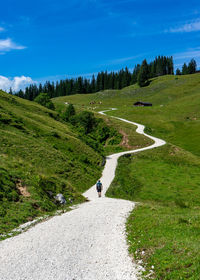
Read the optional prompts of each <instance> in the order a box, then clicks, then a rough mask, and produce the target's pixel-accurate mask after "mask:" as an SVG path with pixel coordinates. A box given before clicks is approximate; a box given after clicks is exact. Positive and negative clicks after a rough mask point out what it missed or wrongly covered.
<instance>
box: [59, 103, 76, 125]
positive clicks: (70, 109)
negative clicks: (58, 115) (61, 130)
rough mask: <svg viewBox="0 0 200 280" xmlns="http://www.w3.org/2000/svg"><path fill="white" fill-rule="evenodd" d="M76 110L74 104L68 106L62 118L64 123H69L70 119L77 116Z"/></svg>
mask: <svg viewBox="0 0 200 280" xmlns="http://www.w3.org/2000/svg"><path fill="white" fill-rule="evenodd" d="M75 113H76V112H75V109H74V106H73V105H72V104H69V106H67V109H66V110H65V112H64V113H63V115H62V118H63V120H64V121H69V119H70V118H71V117H72V116H74V115H75Z"/></svg>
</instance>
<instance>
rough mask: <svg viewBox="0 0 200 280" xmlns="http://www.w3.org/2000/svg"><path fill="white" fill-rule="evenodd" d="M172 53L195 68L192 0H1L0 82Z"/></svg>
mask: <svg viewBox="0 0 200 280" xmlns="http://www.w3.org/2000/svg"><path fill="white" fill-rule="evenodd" d="M159 54H160V55H173V56H174V60H175V65H176V66H180V67H181V65H182V64H183V62H188V61H189V60H190V59H191V58H195V59H196V61H197V63H198V65H199V66H200V1H199V0H198V1H197V0H190V1H188V0H187V1H186V0H180V1H179V0H173V1H172V0H166V1H160V0H159V1H158V0H110V1H105V0H82V1H81V0H71V1H61V0H57V1H55V0H40V1H39V0H35V1H16V0H7V1H2V3H1V9H0V87H2V88H3V87H4V88H5V87H8V86H12V87H13V88H14V89H18V88H19V87H23V86H24V85H25V84H26V83H30V82H32V81H37V82H40V81H42V82H43V81H45V80H46V79H48V80H49V79H50V80H59V79H61V78H66V77H71V76H77V75H85V76H89V75H90V74H91V73H96V72H98V71H101V70H108V71H111V70H118V69H120V68H122V67H125V66H128V68H130V69H132V68H133V67H134V65H135V64H137V63H140V62H141V61H142V60H143V59H144V58H147V59H148V61H150V60H152V59H154V57H155V56H156V55H159Z"/></svg>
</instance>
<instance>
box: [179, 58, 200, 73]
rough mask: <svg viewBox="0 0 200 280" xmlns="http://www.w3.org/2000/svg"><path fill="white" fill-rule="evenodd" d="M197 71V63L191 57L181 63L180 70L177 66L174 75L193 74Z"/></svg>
mask: <svg viewBox="0 0 200 280" xmlns="http://www.w3.org/2000/svg"><path fill="white" fill-rule="evenodd" d="M196 72H197V63H196V61H195V60H194V59H191V61H190V62H189V63H188V65H187V64H186V63H184V64H183V66H182V71H181V70H180V69H179V68H177V70H176V75H188V74H194V73H196Z"/></svg>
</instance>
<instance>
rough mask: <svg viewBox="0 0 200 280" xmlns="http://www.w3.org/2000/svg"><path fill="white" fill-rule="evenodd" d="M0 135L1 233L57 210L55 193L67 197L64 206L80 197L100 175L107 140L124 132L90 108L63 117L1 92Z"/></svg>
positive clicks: (111, 145) (116, 143)
mask: <svg viewBox="0 0 200 280" xmlns="http://www.w3.org/2000/svg"><path fill="white" fill-rule="evenodd" d="M88 117H90V118H88ZM88 121H89V122H88ZM90 122H92V124H93V125H92V126H91V123H90ZM99 132H100V133H99ZM0 138H1V142H0V234H4V233H6V232H8V231H10V230H11V229H13V228H15V227H17V226H18V225H19V224H21V223H24V222H27V221H31V220H33V219H34V218H35V217H37V216H41V215H44V214H47V213H53V212H55V211H56V210H57V209H59V208H60V207H59V205H57V204H56V203H55V199H54V197H55V195H56V194H58V193H62V194H63V195H64V196H65V198H66V200H67V204H66V208H67V207H69V206H70V205H72V204H74V203H79V202H83V201H84V198H83V197H82V195H81V192H83V191H85V190H86V189H88V188H89V187H90V186H92V185H93V184H94V183H95V182H96V180H97V179H98V178H99V177H100V175H101V172H102V168H103V161H104V159H103V158H104V156H105V155H106V150H104V145H105V142H106V143H109V145H108V147H109V149H110V151H112V148H113V151H115V149H116V147H118V146H119V143H120V142H121V139H122V135H120V134H119V133H118V132H117V131H116V130H115V129H114V128H112V127H109V126H107V125H105V123H104V122H103V120H100V119H96V118H95V116H94V115H93V114H92V113H89V112H82V113H80V114H75V115H74V116H73V120H71V122H66V121H64V120H62V118H61V117H60V116H59V114H58V113H56V112H55V111H52V110H49V109H47V108H45V107H43V106H40V105H38V104H37V103H35V102H30V101H26V100H23V99H21V98H18V97H15V96H12V95H10V94H7V93H4V92H0ZM95 145H96V146H95ZM97 147H98V149H97ZM119 149H120V150H123V148H122V147H120V146H119ZM80 151H81V153H80Z"/></svg>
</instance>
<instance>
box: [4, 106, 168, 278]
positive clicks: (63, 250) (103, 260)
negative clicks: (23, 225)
mask: <svg viewBox="0 0 200 280" xmlns="http://www.w3.org/2000/svg"><path fill="white" fill-rule="evenodd" d="M104 112H105V111H104ZM104 112H100V114H104ZM117 119H119V120H121V121H125V122H128V123H131V124H133V125H136V126H138V128H137V132H138V133H140V134H144V135H146V136H147V137H150V138H151V139H152V140H154V141H155V143H154V144H153V145H151V146H149V147H145V148H142V149H137V150H133V151H127V152H122V153H118V154H113V155H111V156H109V157H107V160H106V165H105V168H104V171H103V174H102V178H101V180H102V182H103V186H104V189H103V197H102V198H101V199H99V198H97V193H96V190H95V186H93V187H92V188H90V189H89V190H88V191H87V192H85V193H84V195H85V196H86V197H88V198H89V199H90V202H88V203H84V204H82V205H79V206H78V207H77V208H76V209H75V210H73V211H70V212H68V213H65V214H63V215H62V216H56V217H53V218H52V219H50V220H48V221H46V222H43V223H41V224H38V225H36V226H35V227H32V228H31V229H29V230H28V231H27V232H24V233H22V234H20V235H18V236H15V237H13V238H10V239H7V240H5V241H2V242H0V264H1V265H0V279H1V280H25V279H28V280H31V279H34V280H46V279H48V280H55V279H56V280H82V279H83V280H104V279H108V280H136V279H139V276H138V275H139V272H140V270H141V269H142V268H141V267H139V266H136V264H134V263H133V262H132V259H131V257H130V256H129V255H128V247H127V244H126V236H125V222H126V217H127V216H128V214H129V212H130V211H131V210H132V209H133V208H134V203H133V202H130V201H126V200H119V199H111V198H106V197H105V193H106V190H107V189H108V187H109V186H110V183H111V182H112V180H113V178H114V175H115V169H116V166H117V160H118V158H119V157H120V156H122V155H124V154H129V153H136V152H140V151H144V150H147V149H152V148H155V147H159V146H162V145H164V144H165V141H163V140H160V139H158V138H155V137H152V136H149V135H147V134H145V133H144V126H143V125H139V124H136V123H133V122H130V121H127V120H124V119H120V118H117Z"/></svg>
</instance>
